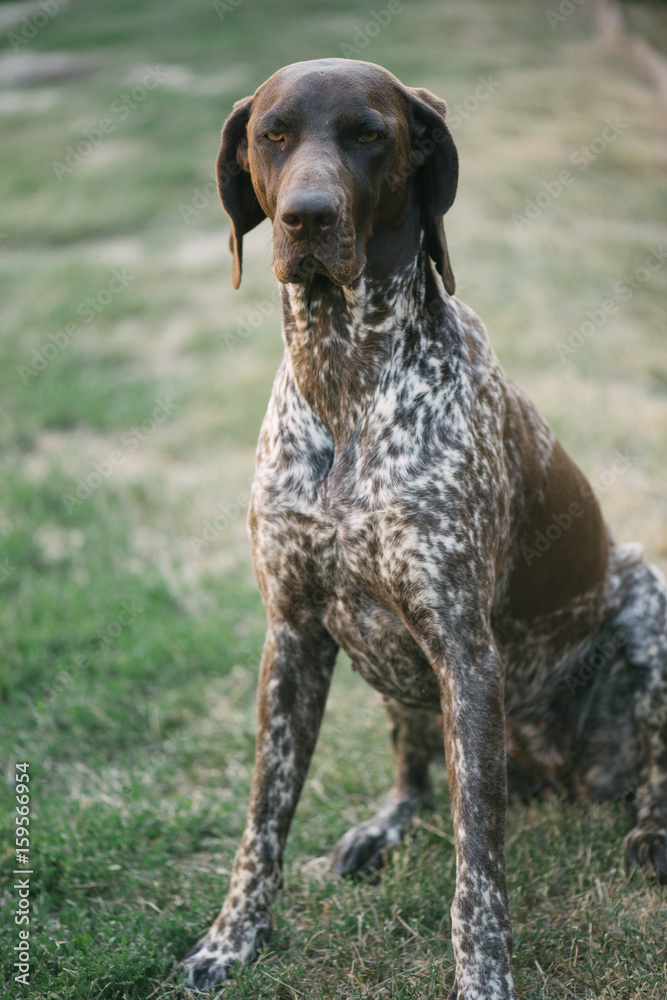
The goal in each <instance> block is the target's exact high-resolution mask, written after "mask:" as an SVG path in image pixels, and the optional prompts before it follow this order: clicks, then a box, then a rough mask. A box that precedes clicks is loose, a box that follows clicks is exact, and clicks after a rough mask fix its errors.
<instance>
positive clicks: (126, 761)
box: [0, 0, 667, 1000]
mask: <svg viewBox="0 0 667 1000" xmlns="http://www.w3.org/2000/svg"><path fill="white" fill-rule="evenodd" d="M399 6H400V7H401V10H400V11H398V10H397V8H396V4H392V9H393V10H394V11H395V12H394V13H393V14H392V15H391V17H390V19H389V20H387V11H388V7H387V5H386V4H385V3H384V0H379V3H378V4H376V5H375V6H374V7H373V6H372V5H371V4H369V3H364V4H353V3H351V2H348V0H342V2H334V0H319V2H316V3H314V2H310V3H307V2H305V0H286V2H284V3H280V4H278V3H275V2H274V3H271V2H270V0H240V2H239V0H216V2H215V3H211V2H209V0H190V2H186V0H160V2H158V0H96V2H95V3H94V4H93V3H90V2H88V3H86V2H85V0H69V2H68V3H65V2H64V0H40V4H39V5H38V4H26V5H20V6H19V5H11V6H10V5H8V4H3V3H0V31H1V32H2V33H3V40H2V48H1V49H0V86H1V88H2V89H0V117H1V119H2V123H3V141H2V147H1V150H0V157H1V159H2V167H3V169H2V171H0V193H1V195H2V204H3V213H2V219H1V220H0V302H1V303H2V326H1V330H0V370H1V372H2V393H1V396H0V406H1V416H2V419H1V420H0V440H1V444H2V448H1V449H0V454H1V455H2V458H1V459H0V462H1V470H2V475H1V477H0V621H1V626H2V627H1V634H0V693H1V699H0V747H1V753H2V767H3V774H4V775H5V784H4V793H5V798H4V802H5V806H6V808H4V809H3V810H2V823H1V826H2V829H1V831H0V834H1V838H0V857H1V858H2V872H3V881H2V890H1V896H0V899H1V901H2V909H1V910H0V922H1V923H2V930H1V933H0V942H1V944H0V956H1V959H2V976H3V978H4V982H5V993H4V994H3V995H6V996H7V997H12V998H13V997H17V998H21V997H24V996H25V997H31V998H35V1000H65V998H67V1000H69V998H72V1000H122V998H127V1000H148V998H149V997H154V998H174V1000H176V998H179V997H180V998H182V997H185V996H187V995H188V994H187V991H185V990H184V989H183V987H182V986H180V985H179V982H178V978H177V976H175V975H174V976H172V970H173V966H174V963H175V961H176V960H177V959H179V958H180V957H182V956H183V954H184V953H185V952H186V951H187V950H188V949H189V948H190V947H191V946H192V944H194V942H195V941H196V939H197V937H198V936H199V935H200V934H201V932H202V931H203V930H204V929H205V928H206V927H207V926H208V924H209V923H210V921H211V919H212V918H213V917H214V916H215V915H216V913H217V910H218V909H219V906H220V903H221V901H222V898H223V896H224V893H225V890H226V887H227V884H228V879H229V873H230V869H231V865H232V861H233V856H234V850H235V846H236V844H237V842H238V839H239V836H240V833H241V830H242V824H243V820H244V815H245V809H246V804H247V796H248V789H249V782H250V776H251V769H252V762H253V755H254V715H253V713H254V688H255V682H256V678H257V666H258V658H259V652H260V650H261V645H262V640H263V628H264V616H263V609H262V605H261V601H260V598H259V595H258V593H257V590H256V587H255V583H254V578H253V574H252V568H251V564H250V555H249V546H248V542H247V538H246V533H245V515H246V509H247V502H248V490H249V483H250V480H251V477H252V469H253V461H254V444H255V440H256V437H257V433H258V429H259V425H260V422H261V419H262V416H263V412H264V408H265V406H266V401H267V398H268V394H269V391H270V386H271V381H272V377H273V373H274V371H275V369H276V367H277V365H278V363H279V360H280V357H281V354H282V345H281V340H280V333H279V315H278V309H277V306H276V297H275V283H274V279H273V276H272V273H271V242H270V228H269V226H268V224H266V223H264V224H262V226H260V227H258V229H257V230H255V231H254V232H253V233H252V234H250V236H249V237H248V238H247V240H246V248H245V269H244V279H243V285H242V287H241V289H240V290H239V291H238V292H234V291H233V289H232V286H231V257H230V255H229V251H228V247H227V240H228V234H229V227H228V224H227V220H226V217H225V216H224V213H223V212H222V209H221V207H220V205H219V202H218V200H217V195H216V193H215V190H214V187H213V184H212V176H213V174H212V171H213V166H214V161H215V156H216V152H217V146H218V143H219V132H220V128H221V125H222V122H223V121H224V118H225V117H226V115H227V114H228V113H229V111H230V110H231V107H232V104H233V102H234V101H235V100H237V99H239V98H241V97H243V96H245V95H246V94H248V93H252V91H253V90H254V89H255V87H256V86H258V85H259V83H261V82H262V81H263V80H264V79H265V78H266V77H267V76H268V75H269V74H270V73H271V72H272V71H274V70H275V69H277V68H278V67H279V66H281V65H284V64H285V63H289V62H292V61H295V60H298V59H302V58H306V57H308V58H310V57H320V56H340V55H343V54H345V55H349V56H352V57H354V56H356V57H358V58H364V59H368V60H371V61H373V62H378V63H381V64H382V65H384V66H386V67H387V68H388V69H390V70H392V71H393V72H394V73H396V75H397V76H399V77H400V78H401V79H402V80H403V81H404V82H406V83H407V84H410V85H413V86H424V87H427V88H429V89H431V90H432V91H434V92H435V93H437V94H439V95H440V96H443V97H445V98H446V99H447V100H448V102H449V105H450V122H451V125H452V131H453V133H454V135H455V139H456V142H457V145H458V147H459V153H460V158H461V183H460V189H459V194H458V197H457V201H456V202H455V204H454V207H453V208H452V210H451V212H450V214H449V216H448V218H447V220H446V222H447V226H446V228H447V235H448V242H449V247H450V251H451V256H452V262H453V268H454V273H455V275H456V278H457V283H458V294H459V295H460V296H461V298H463V299H464V300H465V301H467V302H468V303H469V304H470V305H471V306H472V307H473V308H474V309H475V310H476V311H477V312H478V313H479V314H480V315H481V316H482V317H483V319H484V320H485V322H486V324H487V326H488V328H489V331H490V335H491V338H492V341H493V343H494V345H495V348H496V350H497V352H498V354H499V356H500V359H501V361H502V363H503V364H504V366H505V368H506V369H507V371H508V372H509V373H510V374H511V376H512V377H513V378H514V379H515V380H516V381H517V382H519V383H520V384H521V385H522V387H523V388H525V389H526V390H527V391H528V393H529V394H530V395H531V397H532V398H533V400H534V401H535V402H536V403H537V405H538V406H539V408H540V409H541V411H542V412H543V413H544V414H545V416H546V417H547V418H548V419H549V421H550V422H551V424H552V426H553V427H554V429H555V430H556V432H557V434H558V435H559V437H560V439H561V440H562V441H563V443H564V444H565V446H566V448H567V449H568V450H569V452H570V453H571V454H572V455H573V457H574V458H575V459H576V461H577V462H578V463H579V464H580V465H581V466H582V468H583V469H585V470H586V472H587V473H588V475H589V476H590V478H591V480H592V481H593V483H594V485H595V486H596V488H597V490H598V492H599V494H600V497H601V500H602V503H603V507H604V509H605V513H606V516H607V518H608V520H609V522H610V524H611V525H612V526H613V529H614V532H615V534H616V535H617V537H618V538H619V539H622V540H638V541H641V542H642V543H643V544H644V546H645V549H646V552H647V554H648V556H649V557H650V558H651V559H652V560H653V561H654V562H656V563H657V564H658V565H659V566H661V568H662V569H663V570H666V569H667V464H666V463H665V455H666V454H667V351H666V350H665V335H666V333H667V325H666V321H665V311H664V306H665V291H666V290H667V266H665V265H667V228H666V226H665V222H664V220H665V218H666V210H667V193H666V188H665V176H666V172H667V126H666V124H665V118H664V104H663V103H662V99H661V97H660V95H659V90H658V82H657V80H656V77H655V74H654V73H653V72H652V71H651V69H650V67H649V66H648V65H647V64H645V63H643V62H642V59H641V56H640V54H638V51H637V49H636V47H633V46H632V45H624V44H621V42H620V41H619V38H618V37H617V36H611V35H609V34H605V33H604V32H603V31H602V28H601V22H600V19H599V17H597V16H596V11H597V10H598V8H599V6H600V5H599V4H598V5H597V6H596V4H595V3H594V0H587V2H585V3H582V4H576V3H574V4H565V5H563V4H559V3H558V2H557V0H552V2H551V3H548V2H542V3H540V2H532V3H528V2H525V0H468V2H467V3H464V0H448V2H446V3H443V2H431V0H403V2H402V3H401V4H400V5H399ZM561 8H563V9H565V10H567V11H570V9H571V12H570V13H567V15H563V14H559V16H558V18H555V19H554V17H553V16H552V17H551V18H549V17H548V16H547V15H548V13H549V12H551V13H552V14H553V12H554V11H556V12H557V13H558V12H559V10H560V9H561ZM376 15H381V16H380V17H377V16H376ZM380 22H383V26H382V27H379V26H378V25H379V23H380ZM631 23H632V24H633V26H636V30H638V31H639V30H641V31H642V33H643V35H644V37H649V38H651V37H653V33H654V34H655V38H656V39H658V41H659V43H661V44H662V40H664V38H665V37H667V36H666V35H665V20H664V14H663V13H662V11H661V10H660V8H659V7H655V6H653V5H651V4H648V3H647V4H633V5H632V21H631ZM369 25H370V28H369ZM376 28H377V30H376ZM654 28H655V32H654ZM658 29H659V30H658ZM564 174H567V176H568V178H569V179H567V180H566V179H565V177H564ZM619 452H620V453H621V455H622V456H624V461H623V462H621V463H619V462H618V461H617V459H618V453H619ZM612 469H613V470H618V469H622V471H621V472H618V471H614V472H612V471H611V470H612ZM20 763H27V764H29V768H28V769H27V774H28V775H29V779H30V780H29V782H27V783H26V782H24V783H23V784H24V785H25V784H27V785H28V787H29V799H30V801H29V810H30V812H29V819H30V825H29V840H30V845H29V858H30V871H31V872H32V874H31V875H30V880H29V882H30V885H29V888H30V894H29V902H28V904H27V905H28V907H29V908H28V910H27V911H23V912H27V913H28V915H29V918H30V919H29V925H27V926H28V927H29V932H30V937H29V950H30V956H31V958H30V976H29V980H30V983H29V985H27V986H24V985H21V984H19V983H17V982H16V981H15V980H14V976H15V975H16V970H15V968H14V966H13V963H14V962H15V961H16V950H15V947H16V946H17V945H18V944H19V942H20V941H25V938H23V939H21V938H19V931H20V929H21V925H19V924H16V923H15V912H16V910H17V907H19V902H18V900H19V896H18V895H17V893H18V890H17V889H16V888H14V885H15V882H14V879H15V876H14V875H13V874H12V872H13V871H14V869H15V867H16V857H15V843H14V841H15V833H14V830H15V811H14V810H15V798H14V796H15V776H16V773H17V772H16V770H15V765H16V764H20ZM20 773H21V774H25V773H26V771H25V769H24V771H22V772H20ZM390 780H391V759H390V754H389V750H388V745H387V737H386V731H385V722H384V715H383V712H382V710H381V708H380V706H379V702H378V699H377V697H376V696H375V695H374V694H373V692H372V691H370V690H369V689H368V688H366V687H365V685H364V684H363V682H362V681H360V680H359V678H358V676H357V675H356V674H354V673H353V672H352V671H351V670H350V669H349V663H348V662H347V661H345V659H344V658H341V661H340V663H339V665H338V669H337V672H336V677H335V680H334V687H333V690H332V694H331V697H330V701H329V705H328V708H327V715H326V719H325V723H324V726H323V730H322V734H321V737H320V743H319V747H318V750H317V752H316V755H315V758H314V761H313V764H312V768H311V772H310V776H309V779H308V782H307V784H306V786H305V788H304V792H303V795H302V799H301V802H300V805H299V808H298V811H297V816H296V820H295V823H294V826H293V830H292V833H291V836H290V840H289V842H288V849H287V856H286V880H285V883H286V884H285V888H284V890H283V891H282V892H281V893H280V895H279V897H278V900H277V905H276V907H275V915H276V918H275V930H274V937H273V942H272V945H271V948H270V950H268V951H267V952H265V953H264V954H263V955H262V957H261V959H260V961H259V962H258V963H257V964H256V965H255V966H254V967H252V968H251V969H248V970H246V971H244V972H243V973H242V974H241V975H239V976H238V977H236V978H234V979H233V980H232V981H231V982H230V983H229V984H228V985H227V986H226V988H225V991H224V996H225V1000H238V998H253V1000H254V998H269V997H280V998H282V1000H288V998H301V997H308V998H323V1000H324V998H326V1000H343V998H349V1000H351V998H353V997H354V998H357V997H373V998H379V997H392V998H408V997H409V998H413V997H420V998H425V1000H435V998H437V997H442V996H443V995H446V991H447V987H448V986H451V984H452V982H453V960H452V951H451V944H450V942H449V931H450V922H449V905H450V901H451V896H452V892H453V886H454V877H455V865H454V855H453V842H452V831H451V822H450V819H449V812H448V808H447V789H446V780H445V775H444V771H438V772H437V773H436V775H435V781H436V786H437V801H438V810H437V811H436V813H434V814H429V815H425V816H423V817H422V818H421V819H420V820H419V821H418V822H417V824H416V825H415V829H414V833H413V834H412V835H411V836H410V838H409V840H408V841H407V843H406V844H405V845H404V846H403V847H402V848H401V849H400V850H399V851H398V852H397V854H396V857H395V862H394V864H393V866H392V867H391V869H389V870H388V871H387V872H386V874H385V875H384V876H383V878H382V879H381V880H380V881H379V882H378V884H374V885H369V884H341V883H338V882H336V881H335V879H334V878H333V876H332V874H331V872H330V870H329V868H328V865H327V855H328V851H329V850H330V848H331V846H332V845H333V844H334V843H335V842H336V840H337V839H338V837H339V836H341V835H342V833H344V832H345V830H346V829H347V828H348V827H349V826H350V825H352V824H353V823H355V822H358V821H360V820H361V819H364V818H366V817H367V816H368V815H369V814H370V810H371V809H372V808H373V806H375V805H377V804H378V803H379V802H380V801H381V800H382V796H383V794H384V793H385V792H386V790H387V789H388V787H389V784H390ZM630 823H631V810H630V808H629V806H628V805H627V804H626V803H622V802H620V803H616V804H613V805H601V806H590V805H577V806H572V805H569V804H567V803H565V802H563V801H561V800H560V799H556V798H554V799H551V800H549V801H547V802H544V803H539V804H535V805H534V806H531V807H530V808H524V807H520V806H512V807H511V808H510V814H509V829H508V852H507V857H508V877H509V887H510V905H511V912H512V919H513V924H514V929H515V958H514V971H515V977H516V981H517V987H518V989H519V993H520V995H521V996H522V997H525V998H526V1000H537V998H541V997H544V998H559V1000H564V998H568V1000H569V998H573V1000H574V998H576V1000H584V998H586V1000H588V998H602V997H604V998H623V1000H631V998H632V1000H657V998H662V997H664V996H665V992H666V990H667V948H666V939H667V908H666V906H665V892H664V890H660V888H659V887H657V886H656V885H655V884H653V883H651V882H650V881H648V880H647V879H646V878H645V877H644V876H643V875H641V874H638V873H629V874H628V873H626V872H625V871H624V869H623V866H622V849H621V844H622V839H623V836H624V834H625V832H626V831H627V830H628V828H629V826H630ZM23 926H24V927H25V926H26V925H25V924H24V925H23ZM170 977H171V978H170Z"/></svg>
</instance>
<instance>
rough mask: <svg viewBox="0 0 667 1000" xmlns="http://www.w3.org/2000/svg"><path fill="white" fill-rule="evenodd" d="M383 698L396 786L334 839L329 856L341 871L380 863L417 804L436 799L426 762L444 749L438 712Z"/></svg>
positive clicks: (368, 869) (365, 869)
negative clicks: (362, 820) (363, 818)
mask: <svg viewBox="0 0 667 1000" xmlns="http://www.w3.org/2000/svg"><path fill="white" fill-rule="evenodd" d="M382 700H383V701H384V703H385V708H386V709H387V714H388V716H389V731H390V737H391V743H392V747H393V751H394V760H395V774H394V786H393V788H392V790H391V792H390V793H389V796H388V798H387V801H386V803H385V804H384V806H383V807H382V809H380V811H379V812H378V813H376V815H375V816H373V817H372V818H371V819H369V820H366V822H365V823H361V824H360V825H359V826H355V827H352V829H351V830H348V832H347V833H346V834H345V836H343V837H342V838H341V839H340V840H339V841H338V843H337V844H336V846H335V848H334V850H333V854H332V859H331V860H332V866H333V869H334V871H335V872H336V874H338V875H355V874H368V873H371V872H373V871H374V870H376V869H378V868H381V867H382V866H383V865H384V863H385V861H386V858H387V852H388V850H389V849H390V848H391V847H392V846H393V845H395V844H397V843H398V842H399V841H400V840H401V838H402V837H403V834H404V833H405V830H406V829H407V827H408V826H409V824H410V821H411V820H412V817H413V816H414V814H415V812H416V810H417V809H418V808H419V807H420V806H421V807H426V808H432V805H433V803H432V795H431V782H430V779H429V774H428V767H429V763H430V762H431V760H433V758H434V757H436V756H442V753H443V740H442V726H441V723H440V721H439V716H438V715H437V714H436V713H434V712H429V711H426V710H423V709H418V708H408V707H407V706H406V705H402V704H400V703H399V702H397V701H394V700H393V699H392V698H387V697H383V699H382Z"/></svg>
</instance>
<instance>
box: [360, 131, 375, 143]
mask: <svg viewBox="0 0 667 1000" xmlns="http://www.w3.org/2000/svg"><path fill="white" fill-rule="evenodd" d="M379 138H380V133H379V132H362V133H361V135H360V136H359V142H375V141H376V140H377V139H379Z"/></svg>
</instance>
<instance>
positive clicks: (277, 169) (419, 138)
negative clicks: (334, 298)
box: [217, 59, 458, 294]
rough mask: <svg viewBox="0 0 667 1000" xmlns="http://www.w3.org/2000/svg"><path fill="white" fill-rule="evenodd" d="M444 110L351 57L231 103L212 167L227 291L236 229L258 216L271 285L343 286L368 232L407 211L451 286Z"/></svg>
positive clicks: (360, 258) (287, 73)
mask: <svg viewBox="0 0 667 1000" xmlns="http://www.w3.org/2000/svg"><path fill="white" fill-rule="evenodd" d="M445 111H446V105H445V102H444V101H442V100H440V99H439V98H438V97H435V96H434V95H433V94H430V93H429V92H428V91H426V90H421V89H414V88H411V87H404V86H403V84H402V83H400V81H399V80H397V79H396V77H394V76H392V74H391V73H389V72H388V71H387V70H385V69H382V67H380V66H376V65H374V64H373V63H366V62H357V61H355V60H348V59H316V60H312V61H310V62H301V63H294V64H292V65H291V66H286V67H285V68H284V69H281V70H279V71H278V72H277V73H274V75H273V76H272V77H270V78H269V79H268V80H267V81H266V83H264V84H262V86H261V87H259V89H258V90H257V91H256V93H255V94H254V95H253V96H252V97H246V98H245V99H244V100H242V101H239V102H238V103H237V104H235V105H234V110H233V112H232V114H231V115H230V117H229V118H228V119H227V121H226V122H225V126H224V128H223V130H222V145H221V147H220V152H219V154H218V163H217V175H218V188H219V191H220V197H221V199H222V203H223V205H224V208H225V211H226V212H227V214H228V215H229V217H230V219H231V220H232V235H231V240H230V246H231V250H232V254H233V256H234V269H233V275H232V280H233V283H234V287H235V288H238V286H239V284H240V282H241V265H242V244H243V236H244V234H245V233H247V232H249V231H250V230H251V229H253V228H254V227H255V226H256V225H257V224H258V223H259V222H261V221H262V219H263V218H265V216H268V217H269V218H270V219H271V221H272V223H273V245H274V271H275V274H276V277H277V279H278V281H281V282H303V281H305V280H306V278H307V277H308V275H309V274H313V273H319V274H323V275H325V276H326V277H327V278H329V279H330V280H331V281H333V282H335V283H336V284H338V285H350V284H353V283H354V282H355V281H356V280H357V279H358V278H359V277H360V276H361V274H362V273H363V271H364V268H365V266H366V253H367V246H368V242H369V240H370V239H371V238H372V239H373V240H374V241H375V242H376V243H377V241H378V240H381V239H382V234H383V233H389V232H396V231H398V230H400V227H401V225H402V224H403V222H404V220H405V218H406V216H407V214H408V213H409V212H411V211H413V210H415V208H416V209H418V211H419V217H420V221H421V226H422V228H423V230H424V234H425V246H426V249H427V251H428V253H429V254H430V256H431V258H432V259H433V261H434V263H435V265H436V268H437V269H438V271H439V272H440V274H441V275H442V278H443V282H444V285H445V288H446V289H447V291H448V292H450V294H451V293H453V291H454V277H453V274H452V271H451V267H450V264H449V258H448V254H447V245H446V243H445V234H444V230H443V226H442V216H443V215H444V213H445V212H446V211H447V210H448V208H449V207H450V205H451V204H452V202H453V200H454V195H455V193H456V184H457V179H458V157H457V154H456V147H455V145H454V141H453V139H452V136H451V133H450V131H449V129H448V127H447V125H446V123H445Z"/></svg>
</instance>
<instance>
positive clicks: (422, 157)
mask: <svg viewBox="0 0 667 1000" xmlns="http://www.w3.org/2000/svg"><path fill="white" fill-rule="evenodd" d="M408 100H409V106H410V136H411V141H412V154H411V164H412V165H413V167H416V168H417V169H416V175H415V181H416V185H417V191H418V194H419V197H420V201H421V213H422V225H423V227H424V234H425V238H426V250H427V252H428V254H429V256H430V257H431V258H432V260H433V263H434V264H435V266H436V268H437V270H438V271H439V272H440V274H441V276H442V281H443V284H444V286H445V288H446V289H447V291H448V292H449V294H450V295H453V294H454V289H455V287H456V286H455V282H454V275H453V273H452V268H451V264H450V262H449V254H448V252H447V243H446V241H445V230H444V228H443V225H442V217H443V215H444V214H445V212H446V211H447V210H448V208H450V207H451V205H452V202H453V201H454V196H455V195H456V185H457V182H458V178H459V158H458V154H457V152H456V146H455V145H454V140H453V139H452V133H451V132H450V131H449V128H448V127H447V124H446V122H445V114H446V112H447V105H446V104H445V102H444V101H442V100H441V99H440V98H439V97H436V96H435V95H434V94H431V93H429V91H428V90H422V89H421V88H413V87H411V88H408Z"/></svg>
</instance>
